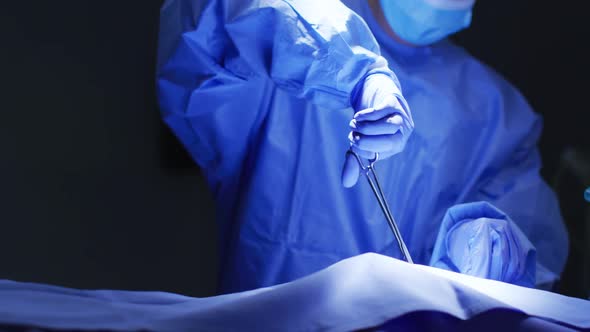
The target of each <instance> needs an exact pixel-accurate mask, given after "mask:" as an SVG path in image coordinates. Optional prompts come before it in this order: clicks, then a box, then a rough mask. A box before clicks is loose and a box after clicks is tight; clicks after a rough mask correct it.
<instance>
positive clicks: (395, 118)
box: [349, 113, 404, 135]
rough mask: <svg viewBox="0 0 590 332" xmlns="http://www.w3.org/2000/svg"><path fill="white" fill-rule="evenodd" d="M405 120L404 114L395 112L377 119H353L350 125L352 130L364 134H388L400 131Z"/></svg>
mask: <svg viewBox="0 0 590 332" xmlns="http://www.w3.org/2000/svg"><path fill="white" fill-rule="evenodd" d="M403 122H404V120H403V118H402V116H401V115H400V114H398V113H395V114H393V115H388V116H386V117H384V118H381V119H379V120H376V121H358V120H357V119H352V120H351V121H350V123H349V126H350V128H351V130H352V131H355V132H357V133H360V134H364V135H387V134H395V133H396V132H398V131H399V129H400V127H401V126H402V124H403Z"/></svg>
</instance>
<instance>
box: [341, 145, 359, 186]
mask: <svg viewBox="0 0 590 332" xmlns="http://www.w3.org/2000/svg"><path fill="white" fill-rule="evenodd" d="M360 171H361V167H360V165H359V163H358V161H357V160H356V157H355V156H354V155H353V154H352V153H350V151H349V152H347V153H346V157H345V159H344V166H343V167H342V176H341V178H340V179H341V182H342V185H343V186H344V187H345V188H350V187H352V186H354V185H355V184H356V183H357V182H358V178H359V173H360Z"/></svg>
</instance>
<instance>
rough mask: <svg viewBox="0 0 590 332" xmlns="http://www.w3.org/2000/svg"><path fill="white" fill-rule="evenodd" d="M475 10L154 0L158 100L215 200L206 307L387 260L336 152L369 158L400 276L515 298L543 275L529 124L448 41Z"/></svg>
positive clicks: (369, 210)
mask: <svg viewBox="0 0 590 332" xmlns="http://www.w3.org/2000/svg"><path fill="white" fill-rule="evenodd" d="M473 6H474V1H473V0H381V1H378V0H375V1H372V0H369V1H366V0H348V1H342V2H340V1H337V0H322V1H316V0H273V1H270V0H269V1H254V0H240V1H237V0H236V1H232V0H208V1H196V0H169V1H166V3H165V4H164V5H163V7H162V11H161V27H160V47H159V60H158V73H157V84H158V93H159V101H160V106H161V110H162V114H163V118H164V120H165V122H166V123H167V124H168V125H169V126H170V127H171V128H172V129H173V131H174V132H175V133H176V135H177V136H178V138H179V139H180V141H181V142H182V143H183V144H184V146H185V147H186V149H187V150H188V151H189V152H190V153H191V155H192V157H193V158H194V160H195V162H196V163H198V165H199V166H200V167H201V168H202V170H203V172H204V174H205V175H206V178H207V181H208V185H209V188H210V190H211V192H212V193H213V195H214V198H215V201H216V218H217V223H218V229H219V244H220V253H221V269H220V283H219V284H220V291H221V292H222V293H228V292H236V291H243V290H249V289H254V288H259V287H264V286H270V285H274V284H279V283H284V282H288V281H291V280H294V279H296V278H300V277H303V276H305V275H308V274H310V273H313V272H315V271H318V270H320V269H323V268H325V267H327V266H329V265H331V264H333V263H335V262H337V261H339V260H342V259H344V258H347V257H351V256H355V255H358V254H361V253H364V252H376V253H380V254H383V255H389V256H393V257H400V253H399V250H398V249H397V244H396V242H395V239H394V237H393V235H392V234H391V232H390V230H389V229H388V225H387V223H386V221H385V219H384V217H383V214H382V212H381V210H380V209H379V206H378V204H377V201H376V200H375V198H374V196H373V193H372V192H371V189H370V188H369V186H368V185H367V184H366V183H364V182H363V181H359V166H358V163H357V162H356V160H355V159H354V158H353V156H352V154H351V153H347V151H349V150H352V151H355V152H357V153H358V154H359V155H360V156H361V157H362V158H365V159H372V158H374V157H376V156H378V157H379V160H378V162H377V168H378V170H379V175H380V177H381V179H380V180H381V182H382V186H383V191H384V192H385V193H386V194H387V195H388V201H389V203H390V205H391V209H392V211H393V215H394V216H395V218H396V220H397V222H398V223H399V226H400V229H401V233H402V235H403V238H404V239H405V241H406V244H407V246H408V248H409V250H410V253H411V255H412V257H413V259H414V261H415V262H417V263H419V264H430V265H433V266H437V267H441V268H445V269H450V270H452V271H457V272H461V273H466V274H471V275H475V276H479V277H484V278H491V279H497V280H501V281H505V282H510V283H514V284H518V285H523V286H538V287H540V286H542V285H550V284H551V283H552V282H554V281H556V280H557V279H558V278H559V274H560V273H561V271H562V269H563V266H564V262H565V258H566V255H567V249H566V248H567V235H566V232H565V229H564V226H563V223H562V220H561V216H560V213H559V207H558V204H557V200H556V198H555V195H554V194H553V192H552V191H551V190H550V188H549V187H548V186H547V184H546V183H544V182H543V180H542V179H541V177H540V176H539V168H540V159H539V154H538V151H537V148H536V142H537V139H538V137H539V133H540V130H541V121H540V119H539V117H538V116H537V115H536V114H535V113H533V112H532V110H531V108H530V107H529V105H528V104H527V102H526V100H525V99H524V98H523V97H522V96H521V94H520V93H519V92H518V91H517V90H516V89H515V88H514V87H513V86H512V85H510V84H509V83H508V82H506V81H505V80H504V79H503V78H502V77H501V76H500V75H498V74H497V73H495V72H494V71H493V70H492V69H490V68H488V67H486V66H485V65H483V64H482V63H480V62H479V61H477V60H476V59H474V58H473V57H472V56H470V55H469V54H468V53H467V52H466V51H465V50H463V49H461V48H460V47H457V46H455V45H454V44H453V43H452V42H450V41H449V40H448V39H447V37H448V36H449V35H451V34H453V33H455V32H457V31H459V30H461V29H464V28H466V27H468V26H469V24H470V22H471V17H472V9H473ZM375 268H378V267H375ZM351 272H352V271H351Z"/></svg>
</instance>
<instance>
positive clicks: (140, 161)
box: [0, 0, 590, 296]
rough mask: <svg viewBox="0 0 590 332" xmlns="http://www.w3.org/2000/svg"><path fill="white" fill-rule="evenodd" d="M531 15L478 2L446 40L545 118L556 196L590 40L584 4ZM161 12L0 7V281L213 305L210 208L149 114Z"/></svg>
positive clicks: (153, 112) (556, 5)
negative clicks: (180, 296) (463, 26)
mask: <svg viewBox="0 0 590 332" xmlns="http://www.w3.org/2000/svg"><path fill="white" fill-rule="evenodd" d="M541 2H542V1H534V0H529V1H520V0H501V1H500V0H496V1H479V3H478V5H477V6H476V10H475V15H474V22H473V25H472V28H471V29H470V30H468V31H465V32H462V33H461V34H459V35H458V36H457V37H456V40H457V41H458V42H459V43H461V44H462V45H464V46H465V47H467V48H468V49H469V50H470V51H471V52H472V53H473V54H474V55H476V56H477V57H478V58H480V59H482V60H483V61H484V62H486V63H488V64H489V65H491V66H493V67H494V68H496V69H497V70H498V71H499V72H501V73H502V74H503V75H504V76H506V77H507V78H508V79H509V80H510V81H512V82H513V83H514V84H515V85H516V86H517V87H519V88H520V89H521V91H522V92H523V93H524V95H525V96H526V97H527V98H528V100H529V101H530V102H531V104H532V105H533V107H534V108H535V109H536V110H537V111H538V112H539V113H541V114H543V116H544V118H545V130H544V132H543V137H542V140H541V142H540V148H541V152H542V156H543V160H544V165H545V167H544V169H543V172H542V174H543V176H544V177H545V178H546V179H547V180H548V181H549V182H551V183H554V181H555V178H556V174H558V169H559V168H560V158H561V155H562V152H563V151H564V149H565V148H566V147H569V146H574V147H581V148H586V149H587V148H588V147H590V144H589V138H588V125H589V124H590V122H589V112H588V109H587V108H588V107H587V105H588V102H587V101H586V98H587V97H588V96H589V95H590V94H589V93H588V92H587V91H586V89H587V87H588V84H587V80H586V78H587V77H588V76H587V75H586V74H587V67H588V66H587V63H586V61H587V59H589V58H588V53H587V51H586V46H585V43H586V42H587V41H588V39H589V38H588V32H589V31H588V30H589V29H588V26H587V23H586V22H587V15H586V12H585V11H584V10H582V3H583V2H582V1H573V0H570V1H563V0H562V1H560V2H554V1H547V2H546V3H541ZM161 3H162V1H160V0H144V1H94V2H90V1H65V2H64V1H61V2H52V1H22V2H20V3H18V2H16V1H13V2H12V3H10V2H8V1H6V2H4V4H2V5H0V20H1V22H2V23H0V24H1V26H2V28H1V31H2V38H1V42H2V43H1V44H0V45H1V46H0V50H1V53H0V60H1V62H0V66H1V67H0V68H2V72H1V73H2V80H1V82H2V83H1V86H0V88H1V89H0V91H1V92H0V96H1V99H0V109H1V115H2V116H1V117H0V151H2V162H1V163H0V209H1V212H0V220H1V224H0V225H1V228H0V278H4V279H14V280H19V281H34V282H43V283H50V284H57V285H63V286H68V287H76V288H112V289H133V290H152V289H153V290H165V291H172V292H179V293H184V294H188V295H193V296H208V295H212V294H214V292H215V274H216V271H217V260H216V247H215V227H214V219H213V218H214V214H213V209H212V200H211V197H210V195H209V194H208V192H207V189H206V187H205V183H204V181H203V178H202V177H201V175H200V173H199V171H198V169H197V168H196V167H195V166H193V165H192V163H191V161H190V160H189V159H188V157H187V156H186V154H184V152H183V151H182V149H181V148H180V147H179V145H178V144H177V143H176V141H175V140H174V138H173V137H172V136H171V134H170V132H169V131H168V130H167V129H166V128H165V127H164V126H163V125H162V124H161V122H160V118H159V114H158V108H157V103H156V97H155V84H154V70H155V62H156V58H155V55H156V48H157V33H158V14H159V13H158V10H159V7H160V5H161ZM582 185H590V183H586V184H582ZM571 200H573V202H575V203H576V204H584V203H583V199H582V191H579V192H578V191H576V192H575V194H574V195H572V198H571ZM578 201H579V202H578ZM574 222H578V221H574ZM580 222H581V221H580Z"/></svg>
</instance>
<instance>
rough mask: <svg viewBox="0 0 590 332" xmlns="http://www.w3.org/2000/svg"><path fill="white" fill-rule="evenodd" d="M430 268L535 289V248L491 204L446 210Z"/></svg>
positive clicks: (463, 206) (513, 224) (479, 203)
mask: <svg viewBox="0 0 590 332" xmlns="http://www.w3.org/2000/svg"><path fill="white" fill-rule="evenodd" d="M430 265H431V266H434V267H439V268H442V269H445V270H450V271H454V272H459V273H463V274H468V275H472V276H476V277H481V278H486V279H494V280H499V281H504V282H507V283H511V284H516V285H520V286H526V287H534V285H535V269H536V249H535V247H534V246H533V244H532V243H531V242H530V241H529V240H528V238H527V237H526V236H525V235H524V233H522V231H521V230H520V229H519V228H518V226H517V225H516V224H515V223H514V222H513V221H512V220H510V218H509V217H508V216H507V215H506V214H504V213H502V212H501V211H500V210H498V209H496V208H495V207H493V206H492V205H491V204H489V203H487V202H476V203H468V204H461V205H456V206H453V207H452V208H450V209H449V210H448V211H447V214H446V216H445V217H444V219H443V222H442V225H441V227H440V230H439V233H438V238H437V240H436V244H435V247H434V251H433V253H432V258H431V260H430Z"/></svg>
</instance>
